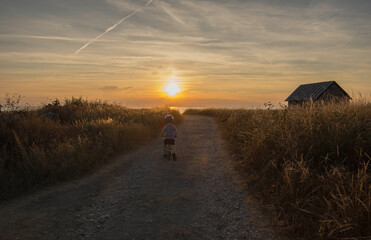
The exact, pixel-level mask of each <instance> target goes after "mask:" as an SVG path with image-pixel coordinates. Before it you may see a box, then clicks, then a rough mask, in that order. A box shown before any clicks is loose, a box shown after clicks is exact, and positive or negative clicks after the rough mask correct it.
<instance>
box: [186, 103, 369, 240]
mask: <svg viewBox="0 0 371 240" xmlns="http://www.w3.org/2000/svg"><path fill="white" fill-rule="evenodd" d="M185 114H199V115H207V116H212V117H215V118H217V119H218V121H219V123H220V126H221V129H222V130H223V132H224V136H225V139H226V142H228V143H229V147H230V150H231V152H232V154H233V156H234V157H235V159H236V162H237V165H236V166H237V168H238V169H240V170H241V171H242V174H243V176H244V178H245V179H246V184H247V186H248V189H249V190H250V192H251V193H252V194H255V196H257V197H258V198H259V199H260V200H262V201H263V203H264V205H266V206H272V207H271V209H269V210H270V211H272V215H273V217H272V218H273V221H274V222H275V224H276V225H277V226H279V228H280V229H281V230H283V229H284V231H285V233H286V234H288V235H290V236H292V237H293V238H295V239H301V238H304V239H370V238H371V228H370V226H371V178H370V165H369V164H370V161H371V104H370V103H369V102H367V101H363V102H361V101H358V102H353V103H349V104H329V105H320V104H318V105H315V104H314V105H313V104H312V105H310V106H307V107H305V108H303V107H296V108H290V109H280V110H228V109H205V110H192V109H190V110H187V111H186V112H185Z"/></svg>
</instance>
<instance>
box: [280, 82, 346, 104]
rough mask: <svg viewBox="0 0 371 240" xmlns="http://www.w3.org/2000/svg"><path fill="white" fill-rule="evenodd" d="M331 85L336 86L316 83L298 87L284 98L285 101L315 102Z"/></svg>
mask: <svg viewBox="0 0 371 240" xmlns="http://www.w3.org/2000/svg"><path fill="white" fill-rule="evenodd" d="M332 84H336V85H338V84H337V83H336V82H335V81H328V82H318V83H310V84H303V85H300V86H299V87H298V88H296V89H295V91H294V92H293V93H291V95H290V96H288V98H286V100H285V101H304V100H310V99H313V100H316V99H318V98H319V97H320V96H321V95H322V93H323V92H324V91H325V90H326V89H327V88H328V87H330V86H331V85H332ZM338 86H339V85H338ZM339 87H340V86H339ZM344 92H345V91H344ZM346 95H348V94H346Z"/></svg>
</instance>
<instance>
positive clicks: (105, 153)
mask: <svg viewBox="0 0 371 240" xmlns="http://www.w3.org/2000/svg"><path fill="white" fill-rule="evenodd" d="M17 101H18V102H19V100H18V99H17V100H15V102H12V101H10V100H9V104H8V105H9V106H8V105H7V107H8V109H9V110H11V111H5V112H2V113H0V183H1V185H0V194H1V195H0V200H4V199H9V198H12V197H14V196H17V195H19V194H23V193H25V192H29V191H32V190H35V189H39V188H40V187H42V186H46V185H50V184H53V183H56V182H60V181H65V180H67V179H71V178H76V177H78V176H80V175H82V174H86V173H88V172H90V171H92V170H94V169H96V168H97V167H99V166H101V165H102V164H105V163H107V162H108V161H109V160H110V159H112V158H113V157H114V156H116V155H118V154H120V153H123V152H126V151H128V150H130V149H133V148H135V147H138V146H141V145H142V144H143V143H145V142H147V141H149V140H151V139H154V138H155V137H157V136H159V133H160V131H161V129H162V126H163V125H164V116H165V115H166V114H172V115H173V116H174V117H175V121H176V123H179V122H180V121H181V120H182V115H181V114H180V113H179V112H178V111H174V110H170V109H168V108H152V109H130V108H126V107H122V106H119V105H115V104H108V103H105V102H101V101H87V100H83V99H81V98H72V99H66V100H65V101H64V103H63V104H61V103H60V101H59V100H57V99H56V100H55V101H53V102H51V103H49V104H46V105H45V106H43V107H42V108H41V109H39V110H34V111H29V110H19V108H17V107H16V104H17ZM12 106H13V107H12ZM9 107H11V108H9Z"/></svg>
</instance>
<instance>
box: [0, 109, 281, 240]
mask: <svg viewBox="0 0 371 240" xmlns="http://www.w3.org/2000/svg"><path fill="white" fill-rule="evenodd" d="M178 130H179V131H178V132H179V133H178V135H179V137H178V139H177V142H176V144H177V152H178V160H177V161H176V162H174V161H167V160H164V159H162V158H161V154H162V140H161V139H157V140H155V141H153V142H152V143H151V144H149V145H147V146H145V147H143V148H140V149H139V150H137V151H135V152H132V153H129V154H126V155H123V156H120V157H119V158H118V159H116V161H115V162H114V163H113V164H112V165H110V166H108V167H105V168H104V169H102V170H101V171H99V172H97V173H96V174H94V175H92V176H90V177H88V178H84V179H81V180H79V181H73V182H70V183H68V184H65V185H63V186H57V187H54V188H50V189H48V190H44V191H42V192H38V193H35V194H33V195H31V196H27V197H25V198H23V199H19V200H16V201H13V202H10V203H3V204H1V205H0V239H275V238H274V237H272V235H271V231H270V230H269V228H268V227H267V226H266V225H265V224H264V219H262V218H261V217H260V214H259V212H258V211H257V210H256V207H255V206H254V205H253V204H251V203H247V202H246V201H245V199H246V196H247V195H246V193H245V192H243V191H242V189H241V186H240V185H239V184H238V183H236V181H238V174H237V173H236V172H235V171H234V170H233V168H232V166H231V163H230V160H229V158H230V156H228V154H227V153H226V151H225V149H224V147H223V142H222V140H221V138H220V136H219V134H218V131H217V129H216V125H215V123H214V121H213V120H212V119H210V118H207V117H200V116H186V117H185V120H184V122H183V123H182V125H181V126H180V127H179V129H178Z"/></svg>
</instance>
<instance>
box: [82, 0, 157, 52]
mask: <svg viewBox="0 0 371 240" xmlns="http://www.w3.org/2000/svg"><path fill="white" fill-rule="evenodd" d="M152 1H153V0H149V1H148V2H147V3H146V5H144V7H147V6H148V5H149V4H151V2H152ZM142 8H143V7H141V8H138V9H136V10H135V11H134V12H132V13H130V14H129V15H127V16H126V17H124V18H123V19H121V20H120V21H118V22H117V23H116V24H115V25H113V26H112V27H109V28H107V30H106V31H104V32H103V33H102V34H100V35H99V36H98V37H96V38H94V39H93V40H91V41H89V42H88V43H86V44H85V45H84V46H82V47H81V48H80V49H78V50H77V51H76V52H75V54H78V53H79V52H81V51H82V50H84V49H85V48H86V47H87V46H89V45H90V44H92V43H93V42H95V41H97V40H98V39H99V38H101V37H103V36H104V35H105V34H106V33H108V32H110V31H112V30H113V29H115V28H116V27H117V26H118V25H119V24H120V23H122V22H123V21H125V20H126V19H128V18H130V17H132V16H134V15H135V14H136V13H137V12H139V11H140V10H141V9H142Z"/></svg>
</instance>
